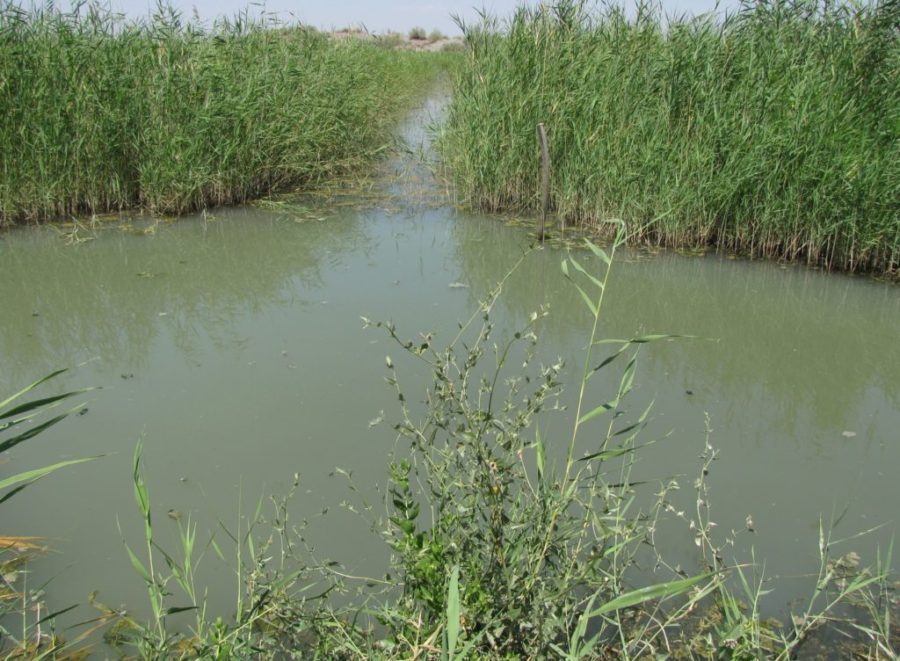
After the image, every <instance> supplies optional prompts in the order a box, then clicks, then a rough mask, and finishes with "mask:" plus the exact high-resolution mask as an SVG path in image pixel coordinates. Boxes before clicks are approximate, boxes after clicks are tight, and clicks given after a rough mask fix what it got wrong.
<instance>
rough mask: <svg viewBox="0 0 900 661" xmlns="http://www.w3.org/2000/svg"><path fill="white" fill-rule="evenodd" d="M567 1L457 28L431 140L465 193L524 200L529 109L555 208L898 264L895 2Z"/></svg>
mask: <svg viewBox="0 0 900 661" xmlns="http://www.w3.org/2000/svg"><path fill="white" fill-rule="evenodd" d="M583 5H584V3H581V2H571V1H570V2H561V3H555V4H553V5H552V7H551V6H550V5H545V6H544V7H543V8H541V9H528V8H522V9H520V10H519V11H517V12H516V14H515V15H514V17H513V18H512V19H511V20H510V21H509V22H508V23H507V24H506V25H504V26H502V28H503V29H501V26H500V25H499V24H498V23H496V22H491V21H488V22H485V23H482V24H481V25H478V26H469V27H468V28H467V29H466V38H467V41H468V44H469V56H468V58H467V66H466V68H465V69H464V71H463V73H462V75H461V76H460V78H459V83H458V89H457V93H456V95H455V97H454V100H453V104H452V108H451V111H450V115H449V116H450V119H449V128H448V134H447V136H446V138H445V140H444V152H445V154H446V156H447V160H448V161H449V164H450V165H452V166H453V170H454V171H455V173H456V176H457V180H458V183H459V185H460V193H461V195H462V196H463V197H464V198H466V199H468V200H471V201H472V202H473V203H474V204H475V205H476V206H478V207H480V208H483V209H487V210H501V209H511V210H523V209H525V210H530V211H532V212H536V211H537V210H538V208H539V190H540V186H539V170H538V152H537V148H536V147H535V143H534V127H535V125H536V124H537V123H538V122H545V123H546V125H547V130H548V132H549V134H550V143H551V152H552V153H551V160H552V162H553V164H554V171H553V181H552V196H553V202H554V204H555V207H556V210H557V211H558V213H559V214H560V216H562V217H565V218H570V219H573V220H576V221H581V222H585V223H588V224H594V223H595V222H596V221H597V220H598V219H602V218H604V217H609V216H617V217H623V218H625V219H626V220H628V222H629V226H631V227H635V228H637V227H643V228H644V229H643V231H642V232H640V233H638V235H637V238H638V239H640V240H642V241H646V242H652V243H659V244H666V245H675V246H689V247H691V246H696V245H699V244H711V245H716V246H717V247H719V248H721V249H722V250H724V251H730V252H740V253H746V254H749V255H751V256H758V255H765V256H771V257H779V258H787V259H797V260H803V261H807V262H810V263H816V264H823V265H825V266H827V267H833V268H841V269H847V270H851V271H853V270H873V271H878V272H884V273H894V274H896V273H897V269H898V265H900V216H898V198H897V190H898V187H900V152H898V145H900V140H898V133H897V130H898V129H897V127H898V126H900V114H898V113H900V70H898V66H900V48H898V43H900V42H898V41H897V39H896V25H897V21H898V19H900V13H898V5H897V3H891V2H880V3H872V4H866V5H862V6H859V7H855V6H851V5H847V4H832V3H825V4H824V5H822V3H816V2H814V1H808V0H802V1H801V2H786V1H783V0H776V1H775V2H760V3H758V4H757V3H752V2H747V3H745V4H744V5H743V6H742V7H741V9H740V10H739V11H738V12H737V13H735V14H734V15H731V16H728V17H723V18H721V19H720V20H719V19H716V18H715V17H709V16H707V17H701V18H695V19H689V18H679V17H675V18H672V19H666V18H664V17H663V16H662V13H661V11H659V9H658V8H654V7H655V5H652V4H644V3H641V5H640V7H639V9H638V11H637V13H636V16H635V17H633V18H631V17H629V15H628V14H627V13H626V11H625V10H624V9H622V8H618V7H612V8H608V9H606V10H604V11H602V12H600V13H590V12H587V11H585V10H584V9H583Z"/></svg>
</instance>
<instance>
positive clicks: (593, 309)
mask: <svg viewBox="0 0 900 661" xmlns="http://www.w3.org/2000/svg"><path fill="white" fill-rule="evenodd" d="M572 284H575V289H577V290H578V293H579V294H581V298H582V299H584V302H585V303H586V304H587V306H588V310H590V311H591V314H592V315H594V316H595V317H596V316H597V314H598V313H597V306H596V305H594V302H593V301H592V300H591V297H590V296H588V295H587V294H586V293H585V292H584V290H583V289H582V288H581V285H578V284H576V283H572Z"/></svg>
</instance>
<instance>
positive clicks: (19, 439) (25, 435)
mask: <svg viewBox="0 0 900 661" xmlns="http://www.w3.org/2000/svg"><path fill="white" fill-rule="evenodd" d="M80 408H81V407H80V406H78V407H76V408H74V409H72V410H70V411H66V412H65V413H60V414H59V415H58V416H56V417H55V418H52V419H50V420H47V421H46V422H42V423H41V424H39V425H37V426H36V427H32V428H31V429H29V430H28V431H25V432H22V433H21V434H19V435H17V436H13V437H12V438H9V439H7V440H5V441H3V442H2V443H0V453H2V452H6V451H7V450H10V449H12V448H14V447H15V446H17V445H18V444H19V443H24V442H25V441H27V440H28V439H30V438H34V437H35V436H37V435H38V434H40V433H41V432H44V431H46V430H47V429H49V428H50V427H52V426H53V425H55V424H57V423H59V422H61V421H62V420H65V419H66V418H67V417H69V416H70V415H71V414H73V413H75V411H77V410H79V409H80Z"/></svg>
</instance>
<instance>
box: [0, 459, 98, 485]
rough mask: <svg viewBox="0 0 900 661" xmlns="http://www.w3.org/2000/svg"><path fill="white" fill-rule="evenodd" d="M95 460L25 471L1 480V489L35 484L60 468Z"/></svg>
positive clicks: (77, 461) (70, 461) (70, 460)
mask: <svg viewBox="0 0 900 661" xmlns="http://www.w3.org/2000/svg"><path fill="white" fill-rule="evenodd" d="M94 459H97V457H85V458H84V459H69V460H68V461H61V462H59V463H58V464H53V465H52V466H43V467H41V468H35V469H34V470H30V471H25V472H24V473H19V474H18V475H12V476H10V477H7V478H6V479H5V480H0V489H6V488H7V487H11V486H13V485H14V484H21V483H22V482H34V481H35V480H39V479H41V478H42V477H44V476H45V475H49V474H50V473H52V472H53V471H56V470H59V469H60V468H65V467H66V466H73V465H74V464H83V463H84V462H86V461H93V460H94Z"/></svg>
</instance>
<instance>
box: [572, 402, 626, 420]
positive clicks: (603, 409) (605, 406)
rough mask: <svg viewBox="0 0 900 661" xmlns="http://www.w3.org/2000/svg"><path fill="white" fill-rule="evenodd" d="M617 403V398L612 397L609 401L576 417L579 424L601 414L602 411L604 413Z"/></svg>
mask: <svg viewBox="0 0 900 661" xmlns="http://www.w3.org/2000/svg"><path fill="white" fill-rule="evenodd" d="M618 405H619V399H618V398H616V399H613V400H611V401H609V402H606V403H605V404H601V405H600V406H598V407H597V408H595V409H594V410H592V411H589V412H588V413H585V414H584V415H583V416H581V417H580V418H579V419H578V424H579V425H581V424H584V423H585V422H587V421H588V420H593V419H594V418H596V417H597V416H598V415H602V414H603V413H606V412H607V411H609V410H611V409H614V408H616V407H617V406H618Z"/></svg>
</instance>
